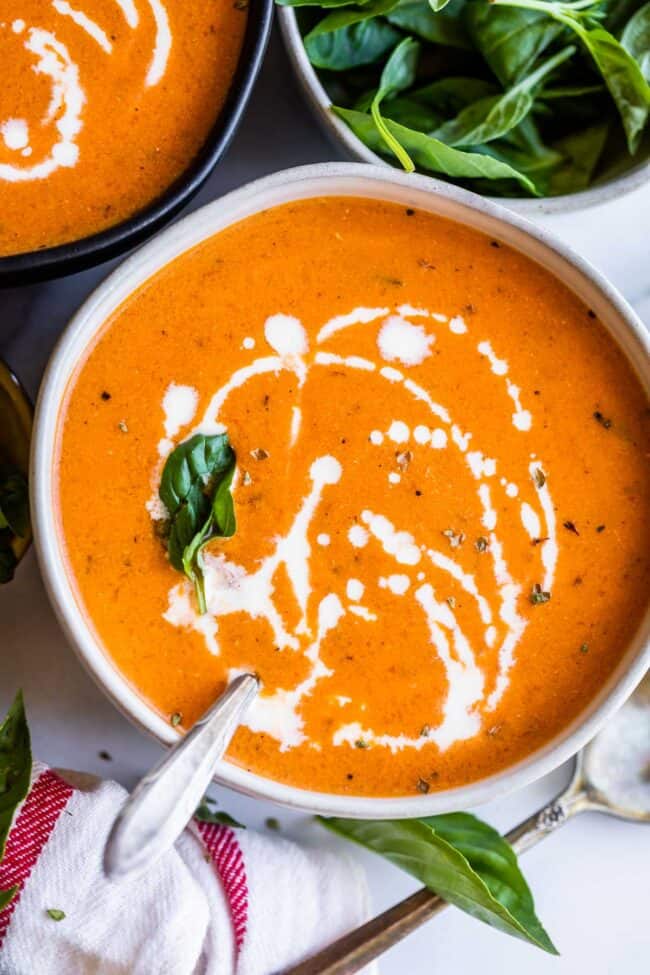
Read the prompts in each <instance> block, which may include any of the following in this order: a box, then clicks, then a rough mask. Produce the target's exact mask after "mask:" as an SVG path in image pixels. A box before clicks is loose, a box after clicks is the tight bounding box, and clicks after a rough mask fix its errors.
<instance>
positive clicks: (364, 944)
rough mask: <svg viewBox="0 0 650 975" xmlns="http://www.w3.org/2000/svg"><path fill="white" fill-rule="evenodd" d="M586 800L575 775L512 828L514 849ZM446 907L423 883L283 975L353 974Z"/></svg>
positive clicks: (553, 826) (527, 846)
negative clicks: (411, 892)
mask: <svg viewBox="0 0 650 975" xmlns="http://www.w3.org/2000/svg"><path fill="white" fill-rule="evenodd" d="M583 798H584V794H583V793H582V791H581V790H580V789H579V788H577V782H576V780H575V779H574V781H573V782H572V783H571V785H570V786H569V788H568V789H567V790H566V791H565V792H563V793H561V794H560V795H559V796H558V797H557V798H556V799H554V800H553V801H552V802H550V803H549V804H548V805H547V806H544V808H543V809H540V811H539V812H537V813H533V815H532V816H529V817H528V819H525V820H524V821H523V822H522V823H520V824H519V826H515V828H514V829H511V830H510V832H509V833H507V834H506V839H507V840H508V842H509V843H510V844H511V845H512V847H513V848H514V850H515V852H516V853H523V851H524V850H528V849H530V847H531V846H534V845H535V844H536V843H538V842H539V841H540V840H541V839H543V838H544V837H545V836H548V834H549V832H551V831H553V830H555V829H557V828H558V827H559V826H562V825H563V824H564V823H566V821H567V820H568V819H569V818H570V817H571V816H573V815H575V814H576V813H578V812H580V811H581V809H582V808H583V805H582V800H583ZM448 906H449V905H448V904H447V901H445V900H443V899H442V897H438V895H437V894H434V893H433V892H432V891H430V890H428V889H427V888H426V887H423V888H422V889H421V890H417V891H416V892H415V893H414V894H411V896H410V897H406V898H405V899H404V900H402V901H400V902H399V903H398V904H395V905H394V906H393V907H389V908H388V910H386V911H383V912H382V913H381V914H378V915H377V917H373V918H372V919H371V920H370V921H366V923H365V924H362V925H361V926H360V927H358V928H355V930H354V931H350V933H349V934H346V935H344V936H343V937H342V938H339V939H338V941H335V942H334V943H333V944H331V945H328V946H327V948H324V949H323V950H322V951H319V952H318V954H316V955H312V957H311V958H307V959H306V960H305V961H302V962H299V963H298V964H297V965H294V966H292V967H291V968H287V969H284V971H283V972H281V973H279V975H353V973H354V972H359V971H360V970H361V969H362V968H364V967H365V966H366V965H369V964H370V962H372V961H374V960H375V959H376V958H378V957H379V956H380V955H382V954H383V953H384V952H385V951H388V949H389V948H392V946H393V945H396V944H397V943H398V942H399V941H401V940H402V938H405V937H406V936H407V935H409V934H411V932H412V931H415V930H416V928H419V927H420V925H422V924H424V922H425V921H428V920H429V918H431V917H433V916H434V914H437V913H438V912H439V911H441V910H442V909H443V908H445V907H448Z"/></svg>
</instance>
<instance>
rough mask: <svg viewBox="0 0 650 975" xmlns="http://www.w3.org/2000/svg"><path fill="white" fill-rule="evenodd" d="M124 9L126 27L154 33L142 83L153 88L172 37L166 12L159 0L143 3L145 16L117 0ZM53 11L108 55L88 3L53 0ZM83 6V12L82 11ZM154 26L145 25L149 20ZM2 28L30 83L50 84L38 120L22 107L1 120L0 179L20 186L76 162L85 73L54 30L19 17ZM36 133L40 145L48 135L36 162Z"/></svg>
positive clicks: (130, 1) (107, 42) (131, 3)
mask: <svg viewBox="0 0 650 975" xmlns="http://www.w3.org/2000/svg"><path fill="white" fill-rule="evenodd" d="M115 2H116V3H117V4H118V6H119V8H120V10H121V11H122V14H123V17H124V20H125V23H126V24H127V25H128V27H129V29H130V30H132V31H135V30H138V29H140V30H144V31H146V33H147V34H150V33H152V31H153V37H152V38H151V48H152V51H151V60H150V63H149V67H148V69H147V72H146V75H145V77H144V78H143V80H142V84H143V85H144V86H147V87H151V86H152V85H157V84H158V83H159V82H160V81H161V79H162V77H163V76H164V74H165V70H166V67H167V61H168V58H169V53H170V50H171V45H172V35H171V29H170V24H169V18H168V16H167V10H166V8H165V5H164V4H163V3H162V2H161V0H146V2H143V3H142V6H144V7H146V8H147V12H146V16H144V17H141V14H140V12H139V10H138V6H136V3H135V0H115ZM51 6H52V8H53V9H54V10H55V11H56V12H57V14H59V15H60V16H61V17H62V18H69V19H70V20H71V21H72V23H73V24H74V25H75V27H76V28H77V29H78V30H79V31H83V32H84V33H85V34H86V36H87V37H90V38H92V40H93V41H94V42H95V44H96V45H97V48H98V51H97V54H96V56H97V57H101V56H107V57H110V56H111V55H112V53H113V43H114V41H113V40H112V39H111V37H110V36H109V34H108V33H107V32H106V31H105V30H104V29H103V27H102V26H101V23H100V20H99V14H101V7H100V10H99V12H98V15H97V19H93V16H91V15H90V14H89V13H88V12H87V10H92V7H93V2H92V0H82V4H80V5H79V6H72V5H71V4H70V3H68V0H52V3H51ZM82 8H83V9H82ZM149 20H152V21H153V23H152V24H149V23H148V21H149ZM0 29H2V30H4V31H8V32H9V33H10V34H13V35H14V37H15V38H16V42H17V44H18V45H19V46H20V47H22V54H23V56H24V57H27V58H28V59H30V61H31V62H33V63H32V70H33V72H34V75H35V81H34V84H35V85H37V84H38V83H39V82H40V81H41V80H42V79H45V80H46V83H47V85H48V86H49V100H48V103H47V106H46V107H44V110H43V111H42V112H41V113H39V115H38V117H22V115H21V114H20V106H17V107H16V115H14V116H12V117H9V118H6V119H4V120H0V134H1V136H2V140H3V142H4V147H3V148H4V152H3V156H4V159H3V158H2V157H1V156H0V179H4V180H7V181H9V182H19V181H20V182H24V181H27V180H34V179H46V178H47V177H48V176H50V175H51V174H52V173H53V172H55V170H57V169H58V168H60V167H66V168H72V167H74V166H76V164H77V162H78V160H79V145H78V141H77V136H78V135H79V133H80V132H81V129H82V128H83V115H84V107H85V104H86V101H87V96H86V91H85V88H84V84H83V69H82V67H80V65H79V64H78V63H77V61H76V60H75V55H74V50H73V49H72V45H71V44H70V43H67V44H66V43H65V42H64V41H62V40H60V39H59V36H58V33H59V32H57V31H56V30H46V29H43V28H42V27H40V26H38V24H32V25H30V24H28V23H26V21H25V20H23V19H22V18H20V17H17V18H15V19H14V20H13V21H11V23H9V22H6V23H3V24H0ZM36 130H38V131H39V138H38V142H39V143H43V142H44V141H46V140H44V139H43V132H46V133H49V142H50V146H49V147H48V148H47V149H45V150H43V149H41V155H42V158H40V159H38V158H35V151H34V147H33V146H32V145H31V137H30V136H31V133H34V132H35V131H36Z"/></svg>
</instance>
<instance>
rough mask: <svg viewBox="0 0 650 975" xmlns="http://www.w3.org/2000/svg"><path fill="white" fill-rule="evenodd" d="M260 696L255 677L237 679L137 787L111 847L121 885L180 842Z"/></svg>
mask: <svg viewBox="0 0 650 975" xmlns="http://www.w3.org/2000/svg"><path fill="white" fill-rule="evenodd" d="M258 690H259V681H258V679H257V677H254V676H253V675H252V674H240V675H239V676H238V677H235V679H234V680H233V681H232V682H231V683H230V684H229V685H228V687H227V688H226V690H225V691H224V693H223V694H222V695H221V697H220V698H218V699H217V701H215V703H214V704H213V705H212V707H211V708H210V709H209V710H208V711H206V713H205V714H204V715H203V717H202V718H199V720H198V721H197V722H196V724H195V725H193V727H192V728H191V729H190V731H188V732H187V734H186V735H184V736H183V737H182V738H180V739H179V740H178V742H177V743H176V744H175V745H173V746H172V748H170V750H169V751H168V752H167V753H166V754H165V755H164V756H163V758H161V760H160V761H159V762H158V763H157V765H154V767H153V768H152V769H151V771H150V772H148V773H147V774H146V775H145V777H144V778H143V779H141V780H140V782H138V784H137V786H136V787H135V789H134V790H133V792H132V793H131V795H130V796H129V798H128V799H127V800H126V802H125V804H124V806H123V807H122V809H121V810H120V812H119V813H118V815H117V818H116V820H115V822H114V823H113V827H112V829H111V831H110V833H109V836H108V839H107V841H106V847H105V848H104V873H105V874H106V876H107V877H109V878H110V879H111V880H116V879H118V878H120V877H124V876H125V875H126V874H133V873H141V872H142V871H143V870H145V869H146V868H147V867H149V866H151V864H152V863H154V862H155V861H156V860H157V859H158V857H160V856H161V855H162V854H163V853H165V852H166V851H167V850H168V849H169V848H170V846H172V844H173V843H174V842H175V841H176V840H177V839H178V837H179V836H180V834H181V833H182V832H183V830H184V829H185V827H186V826H187V824H188V822H189V821H190V819H191V818H192V815H193V813H194V810H195V809H196V807H197V806H198V804H199V802H200V801H201V797H202V796H203V794H204V792H205V790H206V788H207V787H208V785H209V784H210V780H211V779H212V776H213V774H214V768H215V765H216V764H217V762H218V761H219V759H220V758H221V757H222V755H223V753H224V752H225V750H226V748H227V747H228V745H229V744H230V739H231V738H232V736H233V735H234V733H235V731H236V730H237V726H238V725H239V723H240V721H241V719H242V718H243V716H244V712H245V711H246V709H247V708H248V707H249V705H250V704H251V702H252V701H253V698H254V697H255V695H256V694H257V692H258Z"/></svg>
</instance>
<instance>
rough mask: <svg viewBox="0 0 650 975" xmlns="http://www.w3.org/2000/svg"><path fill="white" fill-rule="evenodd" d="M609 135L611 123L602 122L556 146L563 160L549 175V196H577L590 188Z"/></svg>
mask: <svg viewBox="0 0 650 975" xmlns="http://www.w3.org/2000/svg"><path fill="white" fill-rule="evenodd" d="M608 134H609V123H608V122H601V123H600V124H599V125H591V126H589V127H588V128H586V129H583V130H582V132H572V133H571V134H570V135H567V136H565V137H564V138H563V139H560V140H559V141H557V142H555V143H554V148H555V149H557V150H558V151H559V152H561V153H562V156H563V157H564V158H563V161H562V163H561V164H560V165H558V166H557V167H556V169H555V170H554V171H553V172H551V174H550V177H549V181H548V185H547V192H548V195H549V196H560V195H561V194H563V193H578V192H579V191H580V190H585V189H586V188H587V187H588V186H589V185H590V183H591V181H592V178H593V174H594V170H595V169H596V166H597V165H598V160H599V159H600V157H601V155H602V152H603V149H604V148H605V143H606V141H607V136H608Z"/></svg>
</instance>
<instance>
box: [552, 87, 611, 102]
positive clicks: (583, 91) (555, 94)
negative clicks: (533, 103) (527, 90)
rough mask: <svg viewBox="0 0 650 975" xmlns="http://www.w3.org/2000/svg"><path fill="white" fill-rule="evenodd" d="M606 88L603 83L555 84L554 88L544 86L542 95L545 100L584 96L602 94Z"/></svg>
mask: <svg viewBox="0 0 650 975" xmlns="http://www.w3.org/2000/svg"><path fill="white" fill-rule="evenodd" d="M604 91H606V88H605V86H604V85H601V84H581V85H554V86H553V88H544V90H543V92H542V93H541V97H542V98H543V99H544V101H553V100H554V99H557V98H583V97H585V96H587V95H601V94H602V93H603V92H604Z"/></svg>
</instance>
